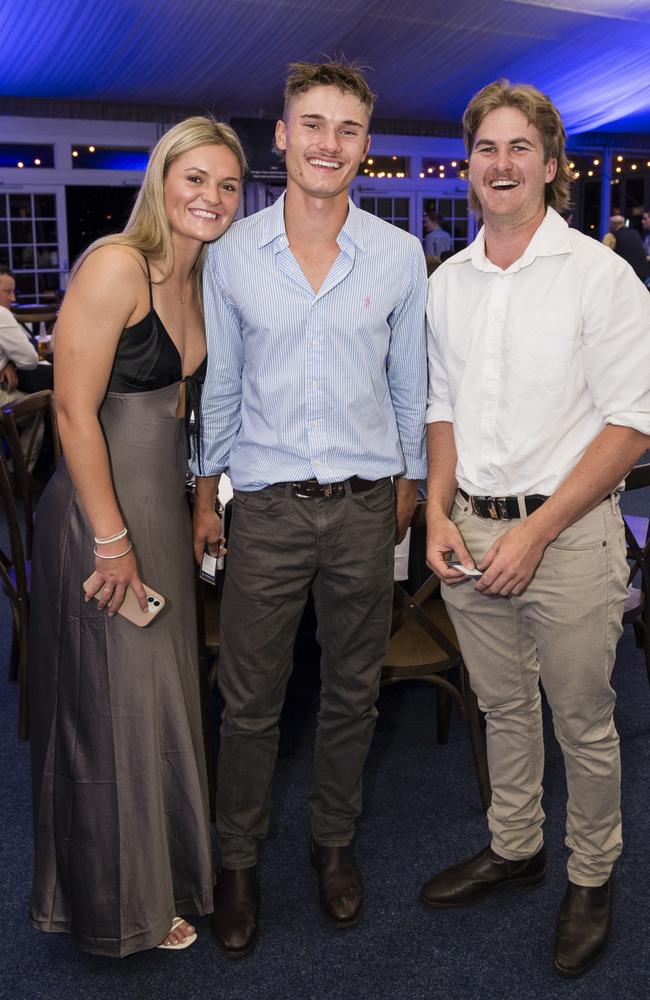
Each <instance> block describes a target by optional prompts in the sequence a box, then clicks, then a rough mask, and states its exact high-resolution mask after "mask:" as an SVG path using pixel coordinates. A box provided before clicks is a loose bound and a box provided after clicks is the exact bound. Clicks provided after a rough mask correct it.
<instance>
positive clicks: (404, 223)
mask: <svg viewBox="0 0 650 1000" xmlns="http://www.w3.org/2000/svg"><path fill="white" fill-rule="evenodd" d="M394 224H395V225H396V226H397V228H398V229H405V230H406V232H407V233H408V231H409V224H408V220H402V219H396V220H395V223H394Z"/></svg>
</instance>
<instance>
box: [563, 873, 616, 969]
mask: <svg viewBox="0 0 650 1000" xmlns="http://www.w3.org/2000/svg"><path fill="white" fill-rule="evenodd" d="M611 915H612V880H611V878H610V879H609V880H608V881H607V882H605V884H604V885H599V886H597V887H595V888H594V887H593V886H587V885H574V883H573V882H569V884H568V886H567V890H566V893H565V894H564V899H563V900H562V905H561V907H560V913H559V916H558V921H557V933H556V937H555V950H554V952H553V965H554V966H555V969H556V972H559V973H560V975H561V976H566V977H567V978H568V979H576V978H577V977H578V976H581V975H582V974H583V972H586V971H587V969H590V968H591V967H592V965H594V964H595V963H596V962H597V961H598V959H599V958H602V956H603V955H604V953H605V949H606V947H607V938H608V936H609V925H610V921H611Z"/></svg>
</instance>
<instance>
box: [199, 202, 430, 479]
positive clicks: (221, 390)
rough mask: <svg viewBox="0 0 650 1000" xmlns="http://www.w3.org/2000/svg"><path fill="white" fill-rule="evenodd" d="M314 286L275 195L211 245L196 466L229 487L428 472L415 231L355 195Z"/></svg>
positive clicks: (420, 273) (421, 273)
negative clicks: (364, 207) (360, 203)
mask: <svg viewBox="0 0 650 1000" xmlns="http://www.w3.org/2000/svg"><path fill="white" fill-rule="evenodd" d="M337 243H338V245H339V247H340V253H339V255H338V257H337V258H336V260H335V261H334V263H333V265H332V267H331V269H330V272H329V274H328V275H327V277H326V278H325V281H324V282H323V284H322V286H321V288H320V289H319V291H318V292H317V293H314V291H313V289H312V288H311V286H310V284H309V282H308V281H307V279H306V278H305V276H304V274H303V272H302V270H301V268H300V266H299V264H298V262H297V261H296V258H295V257H294V255H293V253H292V252H291V250H290V249H289V241H288V239H287V234H286V229H285V225H284V196H283V197H281V198H280V199H279V200H278V201H277V202H276V203H275V204H274V205H272V206H271V207H270V208H267V209H264V210H263V211H262V212H258V213H257V214H256V215H252V216H249V217H248V218H246V219H242V220H241V221H239V222H235V223H234V225H233V226H231V228H230V229H229V230H228V232H227V233H226V234H225V235H224V236H222V237H221V239H219V240H217V242H216V243H214V244H213V245H212V246H211V247H210V251H209V254H208V258H207V262H206V268H205V273H204V277H203V285H204V304H205V324H206V332H207V341H208V365H207V374H206V380H205V385H204V387H203V395H202V403H201V452H202V455H201V468H200V470H199V467H198V463H197V460H196V456H195V455H193V456H192V461H191V462H190V465H191V468H192V471H193V472H194V473H196V474H197V475H203V476H214V475H218V474H220V473H221V472H225V471H228V474H229V476H230V478H231V480H232V483H233V486H234V487H235V489H240V490H255V489H261V488H262V487H264V486H269V485H271V484H272V483H279V482H291V481H299V480H303V479H312V478H316V479H318V481H319V482H321V483H331V482H338V481H340V480H344V479H348V478H349V477H350V476H354V475H357V476H361V477H362V478H363V479H372V480H375V479H381V478H382V477H384V476H391V475H396V476H399V475H402V474H404V475H406V476H407V477H408V478H409V479H422V478H424V476H425V475H426V459H425V446H424V417H425V406H426V394H427V365H426V336H425V319H424V309H425V299H426V274H425V264H424V257H423V254H422V248H421V246H420V243H419V241H418V240H417V239H416V238H415V237H414V236H410V235H409V234H408V233H405V232H402V230H400V229H397V228H395V227H394V226H391V225H390V224H388V223H386V222H384V221H382V220H381V219H377V218H375V216H373V215H369V214H368V213H367V212H362V211H360V210H359V209H358V208H357V207H356V206H355V205H354V204H353V203H352V202H350V208H349V213H348V217H347V220H346V223H345V225H344V226H343V229H342V230H341V232H340V233H339V235H338V237H337Z"/></svg>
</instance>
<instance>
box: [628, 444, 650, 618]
mask: <svg viewBox="0 0 650 1000" xmlns="http://www.w3.org/2000/svg"><path fill="white" fill-rule="evenodd" d="M647 488H650V462H648V463H646V464H644V465H635V466H634V468H632V469H631V470H630V472H629V473H628V474H627V476H626V477H625V492H626V493H628V492H631V491H632V490H642V489H647ZM647 514H648V516H647V517H641V516H634V515H630V514H624V515H623V521H624V523H625V541H626V543H627V558H628V562H629V563H630V578H629V585H631V584H632V583H633V581H635V579H638V577H639V576H640V583H641V587H640V589H637V590H635V591H634V593H635V594H636V595H637V596H638V598H639V599H640V605H639V610H641V611H642V612H643V617H644V619H646V620H647V619H648V601H647V597H646V595H647V594H648V593H650V495H649V499H648V508H647ZM635 586H636V584H635Z"/></svg>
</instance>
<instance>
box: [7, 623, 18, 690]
mask: <svg viewBox="0 0 650 1000" xmlns="http://www.w3.org/2000/svg"><path fill="white" fill-rule="evenodd" d="M19 672H20V646H19V643H18V633H17V630H16V622H15V621H14V622H13V624H12V628H11V654H10V656H9V674H8V676H9V680H10V681H17V680H18V674H19Z"/></svg>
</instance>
